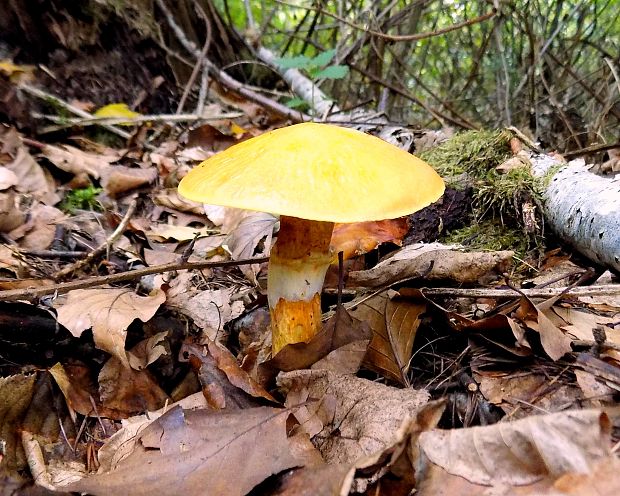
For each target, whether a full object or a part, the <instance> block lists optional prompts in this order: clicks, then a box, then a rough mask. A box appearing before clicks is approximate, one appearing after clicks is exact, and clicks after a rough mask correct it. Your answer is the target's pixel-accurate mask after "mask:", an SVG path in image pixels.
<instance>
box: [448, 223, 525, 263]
mask: <svg viewBox="0 0 620 496" xmlns="http://www.w3.org/2000/svg"><path fill="white" fill-rule="evenodd" d="M443 241H445V242H446V243H457V244H461V245H463V246H467V247H468V248H472V249H474V250H489V251H497V250H513V251H515V253H517V255H520V256H523V255H525V253H526V252H527V250H528V248H529V242H528V239H527V236H524V235H523V231H522V230H520V229H514V228H510V227H507V226H505V225H502V224H501V223H500V222H497V221H495V220H485V221H482V222H472V223H471V224H470V225H468V226H465V227H463V228H461V229H456V230H454V231H451V232H449V233H448V234H446V236H445V238H444V240H443Z"/></svg>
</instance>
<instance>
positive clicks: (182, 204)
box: [153, 188, 205, 215]
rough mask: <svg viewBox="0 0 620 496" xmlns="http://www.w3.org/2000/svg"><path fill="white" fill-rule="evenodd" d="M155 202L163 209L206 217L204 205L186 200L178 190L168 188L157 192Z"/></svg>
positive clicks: (154, 197) (154, 196)
mask: <svg viewBox="0 0 620 496" xmlns="http://www.w3.org/2000/svg"><path fill="white" fill-rule="evenodd" d="M153 201H154V202H155V203H156V204H157V205H161V206H162V207H168V208H172V209H174V210H178V211H180V212H189V213H192V214H196V215H204V213H205V212H204V208H203V206H202V203H198V202H195V201H191V200H186V199H185V198H182V197H181V196H180V195H179V191H178V189H177V188H168V189H162V190H160V191H157V192H156V193H154V195H153Z"/></svg>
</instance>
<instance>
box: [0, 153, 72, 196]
mask: <svg viewBox="0 0 620 496" xmlns="http://www.w3.org/2000/svg"><path fill="white" fill-rule="evenodd" d="M5 167H6V169H7V170H9V171H10V172H13V174H15V176H17V180H18V182H17V185H16V186H15V189H16V190H17V191H19V192H20V193H27V194H30V195H32V196H33V197H34V198H36V199H37V200H39V201H41V202H43V203H45V204H46V205H55V204H56V203H58V202H59V201H60V196H58V193H56V184H55V181H54V179H53V178H52V176H51V175H50V173H49V172H48V171H46V170H45V169H43V168H42V167H41V166H40V165H39V164H38V163H37V161H36V160H35V159H34V158H33V157H32V155H30V152H29V151H28V149H27V148H26V147H25V146H23V145H21V144H20V146H19V147H18V148H17V150H16V154H15V158H14V159H13V161H12V162H9V163H7V164H5Z"/></svg>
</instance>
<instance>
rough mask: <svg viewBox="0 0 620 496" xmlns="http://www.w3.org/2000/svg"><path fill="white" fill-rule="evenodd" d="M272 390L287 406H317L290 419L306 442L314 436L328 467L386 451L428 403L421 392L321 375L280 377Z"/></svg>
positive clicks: (299, 372) (313, 372)
mask: <svg viewBox="0 0 620 496" xmlns="http://www.w3.org/2000/svg"><path fill="white" fill-rule="evenodd" d="M278 385H279V386H280V387H282V388H283V389H284V390H285V391H287V399H286V405H287V406H288V405H292V404H293V403H295V402H298V401H299V400H302V401H306V400H317V401H310V402H309V403H308V404H307V405H305V406H302V407H300V408H299V409H298V410H297V411H296V412H295V416H296V417H297V415H298V414H299V415H300V417H301V419H300V422H301V424H302V425H301V429H302V430H303V431H306V427H308V428H309V431H308V434H309V435H310V436H312V435H317V436H319V439H320V440H321V442H320V443H319V449H320V451H321V453H322V455H323V457H324V458H325V460H326V461H327V462H328V463H354V462H356V461H357V460H358V459H360V458H362V457H363V456H366V455H370V454H374V453H376V452H378V451H381V450H383V449H385V448H386V447H387V446H390V445H391V444H392V443H393V442H394V440H395V439H396V437H397V433H398V431H399V428H400V427H401V426H402V424H403V422H404V421H405V420H407V419H411V418H412V417H414V416H415V414H416V412H417V411H418V410H419V409H421V408H422V406H423V405H424V404H426V403H427V401H428V398H429V395H428V393H427V392H426V391H422V390H419V391H417V390H415V389H411V388H408V389H396V388H392V387H389V386H386V385H384V384H380V383H377V382H372V381H368V380H366V379H360V378H358V377H355V376H350V375H336V374H333V373H330V372H327V371H324V370H297V371H294V372H286V373H282V374H280V375H279V376H278ZM303 398H306V400H304V399H303ZM298 412H299V413H298ZM335 429H337V431H338V435H334V434H333V433H334V431H335ZM317 430H319V432H318V434H317Z"/></svg>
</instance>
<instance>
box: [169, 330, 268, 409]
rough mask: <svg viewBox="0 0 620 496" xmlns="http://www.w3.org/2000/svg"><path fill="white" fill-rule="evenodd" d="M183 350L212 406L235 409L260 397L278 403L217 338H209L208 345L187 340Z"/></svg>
mask: <svg viewBox="0 0 620 496" xmlns="http://www.w3.org/2000/svg"><path fill="white" fill-rule="evenodd" d="M181 354H182V355H183V356H188V357H189V362H190V363H191V364H192V366H193V367H194V370H195V372H196V374H197V375H198V379H199V381H200V384H201V385H202V388H203V393H204V394H205V397H206V398H207V401H208V403H209V405H210V406H211V408H214V409H218V410H222V409H225V408H226V409H227V410H231V409H232V410H235V409H239V408H247V407H250V406H259V405H260V403H257V402H256V400H255V399H256V398H263V399H265V400H267V401H271V402H273V403H276V400H275V399H274V398H273V396H271V395H270V394H269V393H268V392H267V391H265V389H263V387H262V386H261V385H260V384H259V383H258V382H256V381H255V380H254V379H252V377H250V376H249V375H248V373H247V372H245V371H244V370H243V369H242V368H241V367H240V366H239V364H238V363H237V360H236V359H235V357H234V356H233V355H232V353H230V351H228V350H227V349H226V348H224V347H222V346H221V345H219V344H217V343H216V342H214V341H211V340H210V339H208V338H207V339H206V343H205V346H199V345H196V344H184V345H183V347H182V348H181ZM250 397H251V398H250Z"/></svg>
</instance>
